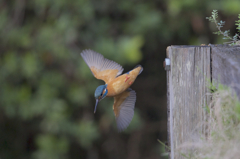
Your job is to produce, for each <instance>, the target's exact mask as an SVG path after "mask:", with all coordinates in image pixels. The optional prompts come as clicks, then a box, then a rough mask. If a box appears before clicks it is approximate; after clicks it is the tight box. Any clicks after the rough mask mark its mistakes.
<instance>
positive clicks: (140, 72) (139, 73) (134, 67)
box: [134, 65, 143, 75]
mask: <svg viewBox="0 0 240 159" xmlns="http://www.w3.org/2000/svg"><path fill="white" fill-rule="evenodd" d="M138 67H141V70H140V71H139V73H138V75H140V73H142V71H143V67H142V66H141V65H137V66H135V67H134V69H135V68H138Z"/></svg>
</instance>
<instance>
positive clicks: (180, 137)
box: [167, 46, 211, 159]
mask: <svg viewBox="0 0 240 159" xmlns="http://www.w3.org/2000/svg"><path fill="white" fill-rule="evenodd" d="M210 50H211V48H210V47H209V46H205V47H203V46H199V47H196V46H170V47H168V48H167V56H168V58H170V60H171V67H170V71H168V73H167V76H168V77H167V81H168V93H167V94H168V110H169V113H168V133H169V136H168V140H169V141H168V142H169V145H170V147H171V152H170V158H172V159H183V158H184V157H183V156H182V155H181V154H180V153H179V151H178V148H179V146H181V144H183V143H185V142H194V141H195V140H199V139H200V138H201V135H202V134H205V127H204V126H203V125H198V124H199V123H201V121H202V122H204V121H206V112H205V109H204V107H205V106H206V103H208V102H209V101H210V97H209V96H207V93H208V92H209V90H208V84H209V81H210V79H211V76H210V73H211V70H210V62H211V58H210ZM181 150H182V151H184V148H183V149H181ZM189 153H190V152H188V153H187V154H189Z"/></svg>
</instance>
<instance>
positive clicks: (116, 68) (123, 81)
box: [81, 50, 143, 132]
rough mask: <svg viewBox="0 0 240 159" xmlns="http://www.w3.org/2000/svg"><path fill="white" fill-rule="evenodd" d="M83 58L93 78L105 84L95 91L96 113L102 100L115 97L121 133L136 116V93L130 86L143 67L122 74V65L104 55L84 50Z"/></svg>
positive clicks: (115, 111)
mask: <svg viewBox="0 0 240 159" xmlns="http://www.w3.org/2000/svg"><path fill="white" fill-rule="evenodd" d="M81 56H82V58H83V59H84V61H85V62H86V64H87V65H88V67H89V68H90V70H91V72H92V74H93V76H94V77H95V78H97V79H100V80H103V81H104V82H105V84H104V85H100V86H98V87H97V88H96V90H95V94H94V96H95V99H96V104H95V108H94V113H95V112H96V109H97V105H98V103H99V102H100V101H101V100H102V99H104V98H105V97H114V103H113V112H114V115H115V119H116V123H117V128H118V131H119V132H121V131H123V130H124V129H126V128H127V127H128V125H129V124H130V122H131V121H132V118H133V115H134V107H135V102H136V92H135V91H134V90H132V89H131V88H130V86H131V85H132V84H133V82H134V81H135V79H136V78H137V76H138V75H139V74H140V73H141V72H142V71H143V67H142V66H141V65H137V66H136V67H135V68H134V69H133V70H131V71H129V72H127V73H125V74H122V72H123V68H122V66H121V65H119V64H118V63H116V62H114V61H111V60H109V59H106V58H104V57H103V55H101V54H99V53H97V52H95V51H92V50H83V51H82V53H81ZM121 74H122V75H121Z"/></svg>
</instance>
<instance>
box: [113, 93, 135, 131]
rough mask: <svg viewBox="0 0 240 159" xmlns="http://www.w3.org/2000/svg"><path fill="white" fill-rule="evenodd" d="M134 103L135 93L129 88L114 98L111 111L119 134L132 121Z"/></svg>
mask: <svg viewBox="0 0 240 159" xmlns="http://www.w3.org/2000/svg"><path fill="white" fill-rule="evenodd" d="M135 102H136V92H135V91H134V90H132V89H131V88H128V89H127V90H126V91H124V92H123V93H121V94H119V95H117V96H115V97H114V104H113V111H114V114H115V117H116V121H117V128H118V130H119V131H120V132H121V131H123V130H124V129H126V128H127V127H128V125H129V124H130V122H131V121H132V118H133V115H134V106H135Z"/></svg>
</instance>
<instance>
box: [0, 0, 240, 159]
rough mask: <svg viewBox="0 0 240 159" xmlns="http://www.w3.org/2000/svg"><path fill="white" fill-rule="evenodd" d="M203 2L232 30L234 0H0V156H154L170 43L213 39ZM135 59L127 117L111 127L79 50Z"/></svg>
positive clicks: (108, 106)
mask: <svg viewBox="0 0 240 159" xmlns="http://www.w3.org/2000/svg"><path fill="white" fill-rule="evenodd" d="M213 9H217V10H218V11H219V16H220V19H222V20H223V21H226V25H225V27H224V28H223V29H230V30H231V34H232V35H233V34H234V32H235V31H236V29H235V28H236V26H235V20H237V16H238V14H239V13H240V1H237V0H232V1H230V0H229V1H226V0H218V1H217V0H216V1H209V0H201V1H198V0H152V1H149V0H118V1H110V0H102V1H99V0H90V1H87V0H1V1H0V159H159V158H167V156H166V154H165V153H164V147H163V146H162V145H161V144H160V143H159V142H158V141H157V139H159V140H161V141H162V142H165V141H167V111H166V73H165V71H164V69H163V66H162V62H163V60H164V58H165V56H166V47H167V46H170V45H200V44H208V43H220V44H221V43H223V40H222V37H221V36H217V35H214V34H212V32H213V31H216V27H215V25H214V24H211V23H210V22H208V21H207V20H206V19H205V18H206V17H208V16H210V15H211V12H212V10H213ZM83 49H92V50H95V51H97V52H99V53H101V54H103V55H104V56H105V57H106V58H108V59H111V60H114V61H116V62H117V63H119V64H121V65H122V66H123V67H124V69H125V72H126V71H129V70H130V69H132V68H133V67H135V65H137V64H141V65H142V66H143V67H144V71H143V72H142V74H141V75H140V76H139V77H138V79H137V80H136V82H135V83H134V84H133V86H132V89H134V90H135V91H136V92H137V102H136V108H135V115H134V118H133V121H132V122H131V124H130V126H129V127H128V129H127V130H126V131H124V132H123V133H118V132H117V129H116V124H115V118H114V115H113V111H112V105H113V99H112V98H105V99H104V100H103V101H101V102H100V104H99V106H98V109H97V112H96V114H93V109H94V104H95V99H94V96H93V94H94V91H95V89H96V87H97V86H98V85H100V84H103V82H102V81H99V80H96V79H95V78H94V77H93V76H92V74H91V72H90V70H89V68H88V67H87V65H86V64H85V62H84V61H83V59H82V58H81V56H80V52H81V51H82V50H83Z"/></svg>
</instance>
